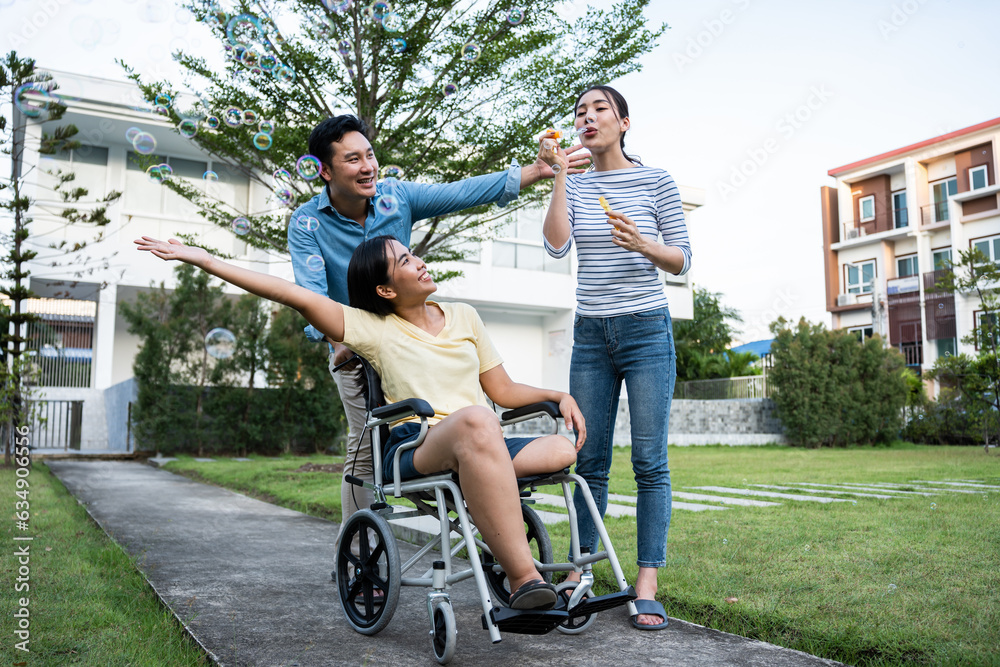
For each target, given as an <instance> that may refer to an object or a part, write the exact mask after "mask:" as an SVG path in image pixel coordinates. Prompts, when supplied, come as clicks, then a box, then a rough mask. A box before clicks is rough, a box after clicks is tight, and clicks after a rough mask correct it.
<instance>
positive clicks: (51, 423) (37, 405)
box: [28, 400, 83, 450]
mask: <svg viewBox="0 0 1000 667" xmlns="http://www.w3.org/2000/svg"><path fill="white" fill-rule="evenodd" d="M28 404H29V410H30V413H29V414H30V415H31V422H30V427H29V428H30V429H31V430H30V435H31V446H32V447H34V448H35V449H59V448H62V449H64V450H69V449H80V431H81V426H82V424H83V401H49V400H36V401H28Z"/></svg>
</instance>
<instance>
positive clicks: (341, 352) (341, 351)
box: [326, 336, 361, 371]
mask: <svg viewBox="0 0 1000 667" xmlns="http://www.w3.org/2000/svg"><path fill="white" fill-rule="evenodd" d="M326 341H327V342H328V343H330V344H331V345H333V365H334V366H339V365H340V364H342V363H344V362H345V361H347V360H348V359H351V357H355V354H354V350H352V349H351V348H349V347H347V346H346V345H344V344H343V343H337V342H334V341H332V340H330V337H329V336H327V337H326ZM359 363H361V362H360V361H358V359H357V358H355V359H352V360H351V363H349V364H347V365H345V366H343V367H341V368H340V369H339V370H342V371H350V370H354V369H355V368H357V367H358V364H359Z"/></svg>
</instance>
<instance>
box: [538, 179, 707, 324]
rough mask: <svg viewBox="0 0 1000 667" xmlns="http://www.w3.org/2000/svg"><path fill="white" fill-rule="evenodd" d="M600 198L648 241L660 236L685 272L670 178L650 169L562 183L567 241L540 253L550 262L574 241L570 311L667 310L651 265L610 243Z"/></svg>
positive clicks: (687, 255)
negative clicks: (677, 252)
mask: <svg viewBox="0 0 1000 667" xmlns="http://www.w3.org/2000/svg"><path fill="white" fill-rule="evenodd" d="M602 195H603V196H604V198H605V199H607V200H608V203H609V204H610V205H611V209H612V210H614V211H616V212H618V213H624V214H625V215H627V216H628V217H629V218H631V219H632V220H633V221H634V222H635V223H636V225H637V226H638V228H639V232H640V233H641V234H642V235H643V236H645V237H646V238H649V239H652V240H654V241H656V240H657V237H658V236H660V237H662V238H663V243H664V244H665V245H668V246H675V247H677V248H680V249H681V252H683V253H684V268H683V269H682V270H681V273H680V274H679V275H683V274H685V273H687V271H688V269H689V268H690V267H691V243H690V241H689V240H688V233H687V226H686V225H685V224H684V210H683V208H682V206H681V196H680V193H679V192H678V190H677V185H676V184H675V183H674V179H673V178H671V177H670V174H668V173H667V172H666V171H664V170H663V169H657V168H655V167H633V168H630V169H616V170H613V171H591V172H587V173H585V174H580V175H579V176H572V177H570V178H569V179H567V183H566V204H567V207H568V209H569V225H570V238H569V240H568V241H567V242H566V244H565V245H564V246H563V247H561V248H555V247H553V246H552V245H551V244H550V243H549V242H548V241H547V240H546V241H545V249H546V250H547V251H548V253H549V254H550V255H552V256H553V257H556V258H558V257H564V256H565V255H566V254H567V253H568V252H569V249H570V246H572V244H573V241H574V240H575V241H576V254H577V260H578V272H577V289H576V301H577V311H576V312H577V313H578V314H579V315H582V316H584V317H612V316H616V315H625V314H627V313H640V312H643V311H646V310H653V309H654V308H665V307H667V297H666V295H665V294H664V291H663V283H662V282H661V281H660V279H659V277H658V276H657V273H656V266H655V265H654V264H653V263H652V262H650V261H649V260H648V259H646V258H645V257H643V256H642V255H640V254H639V253H637V252H632V251H629V250H626V249H625V248H621V247H619V246H616V245H615V244H614V243H612V242H611V238H612V237H611V225H609V224H608V217H607V215H605V213H604V209H603V208H601V205H600V203H599V202H598V197H600V196H602Z"/></svg>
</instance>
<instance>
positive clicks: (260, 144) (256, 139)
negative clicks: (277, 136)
mask: <svg viewBox="0 0 1000 667" xmlns="http://www.w3.org/2000/svg"><path fill="white" fill-rule="evenodd" d="M271 143H272V139H271V135H270V134H268V133H267V132H258V133H257V134H255V135H253V147H254V148H256V149H257V150H259V151H266V150H267V149H268V148H270V147H271Z"/></svg>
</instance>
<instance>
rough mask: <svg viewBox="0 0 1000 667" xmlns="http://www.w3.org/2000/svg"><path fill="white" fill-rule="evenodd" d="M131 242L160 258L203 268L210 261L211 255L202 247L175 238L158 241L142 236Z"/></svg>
mask: <svg viewBox="0 0 1000 667" xmlns="http://www.w3.org/2000/svg"><path fill="white" fill-rule="evenodd" d="M133 243H135V244H136V245H137V246H139V250H144V251H147V252H151V253H153V254H154V255H156V256H157V257H159V258H160V259H165V260H167V261H170V260H177V261H180V262H185V263H187V264H192V265H194V266H197V267H200V268H205V267H206V266H207V265H208V263H209V262H210V261H212V256H211V255H210V254H208V251H207V250H205V249H204V248H193V247H191V246H186V245H184V244H183V243H181V242H180V241H178V240H177V239H170V241H158V240H156V239H154V238H152V237H149V236H143V237H142V238H141V239H136V240H135V241H133Z"/></svg>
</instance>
